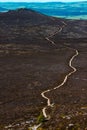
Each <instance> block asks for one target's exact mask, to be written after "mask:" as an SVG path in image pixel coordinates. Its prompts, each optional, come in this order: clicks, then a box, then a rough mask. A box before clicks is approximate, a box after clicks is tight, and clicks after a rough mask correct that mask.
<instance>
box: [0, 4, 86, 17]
mask: <svg viewBox="0 0 87 130" xmlns="http://www.w3.org/2000/svg"><path fill="white" fill-rule="evenodd" d="M0 7H2V8H3V7H4V8H6V9H8V10H9V9H10V10H15V9H17V8H29V9H33V10H36V11H39V12H41V13H43V14H46V15H49V16H55V17H62V18H68V19H69V18H71V19H87V2H69V3H67V2H66V3H62V2H48V3H25V2H24V3H22V2H21V3H20V2H19V3H18V2H17V3H12V2H11V3H5V2H4V3H0Z"/></svg>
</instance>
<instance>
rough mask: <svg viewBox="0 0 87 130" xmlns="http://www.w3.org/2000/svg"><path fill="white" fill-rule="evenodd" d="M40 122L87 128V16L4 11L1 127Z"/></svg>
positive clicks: (59, 128) (46, 127) (16, 129)
mask: <svg viewBox="0 0 87 130" xmlns="http://www.w3.org/2000/svg"><path fill="white" fill-rule="evenodd" d="M60 4H61V3H60ZM60 84H61V85H60ZM42 95H43V96H42ZM47 99H49V101H50V105H49V102H47V101H48V100H47ZM44 108H46V109H45V110H46V115H48V116H49V117H50V118H49V119H48V118H47V119H45V118H43V115H42V110H43V109H44ZM44 117H45V116H44ZM37 122H38V123H40V122H42V125H41V126H40V129H41V130H66V129H67V130H72V129H75V130H86V128H87V21H86V20H67V19H62V18H55V17H50V16H47V15H44V14H41V13H39V12H36V11H34V10H31V9H25V8H20V9H16V10H9V11H8V12H4V13H0V130H10V129H11V130H28V129H29V128H30V127H32V126H33V125H36V124H37ZM33 130H34V127H33Z"/></svg>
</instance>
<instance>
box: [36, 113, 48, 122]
mask: <svg viewBox="0 0 87 130" xmlns="http://www.w3.org/2000/svg"><path fill="white" fill-rule="evenodd" d="M45 121H46V120H45V117H44V116H43V114H42V112H41V113H40V115H39V116H38V118H37V123H38V124H40V123H43V122H45Z"/></svg>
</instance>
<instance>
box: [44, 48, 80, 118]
mask: <svg viewBox="0 0 87 130" xmlns="http://www.w3.org/2000/svg"><path fill="white" fill-rule="evenodd" d="M73 50H74V51H75V54H74V55H73V56H72V57H71V59H70V61H69V66H70V68H72V71H71V72H70V73H68V74H67V75H66V76H65V78H64V80H63V82H62V83H61V84H59V85H58V86H56V87H54V88H53V89H48V90H46V91H43V92H42V93H41V96H42V97H43V98H44V99H46V100H47V106H46V107H44V108H43V109H42V112H43V115H44V117H45V118H47V119H49V117H50V116H49V115H47V113H46V109H47V107H53V103H51V100H50V98H48V97H47V96H45V94H46V93H48V92H50V91H53V90H56V89H58V88H60V87H62V86H63V85H64V84H65V83H66V82H67V79H68V77H69V76H71V75H72V74H73V73H75V72H76V71H77V69H76V68H75V67H74V66H72V61H73V60H74V58H75V57H76V56H78V54H79V52H78V50H75V49H73Z"/></svg>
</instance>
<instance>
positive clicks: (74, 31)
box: [0, 8, 87, 47]
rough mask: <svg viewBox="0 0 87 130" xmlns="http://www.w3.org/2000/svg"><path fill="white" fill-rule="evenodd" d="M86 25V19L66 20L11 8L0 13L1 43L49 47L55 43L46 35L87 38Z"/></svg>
mask: <svg viewBox="0 0 87 130" xmlns="http://www.w3.org/2000/svg"><path fill="white" fill-rule="evenodd" d="M86 27H87V21H86V20H65V19H60V18H55V17H50V16H47V15H43V14H41V13H38V12H36V11H34V10H31V9H25V8H21V9H17V10H10V11H8V12H5V13H0V43H3V44H5V43H6V44H28V45H31V46H40V47H41V46H45V47H47V46H48V47H49V46H54V45H52V44H50V42H48V41H47V40H46V37H49V36H52V35H53V34H55V35H54V36H52V37H55V39H58V41H59V40H60V39H68V38H72V39H73V38H74V39H78V38H87V28H86ZM57 44H58V42H57Z"/></svg>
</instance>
